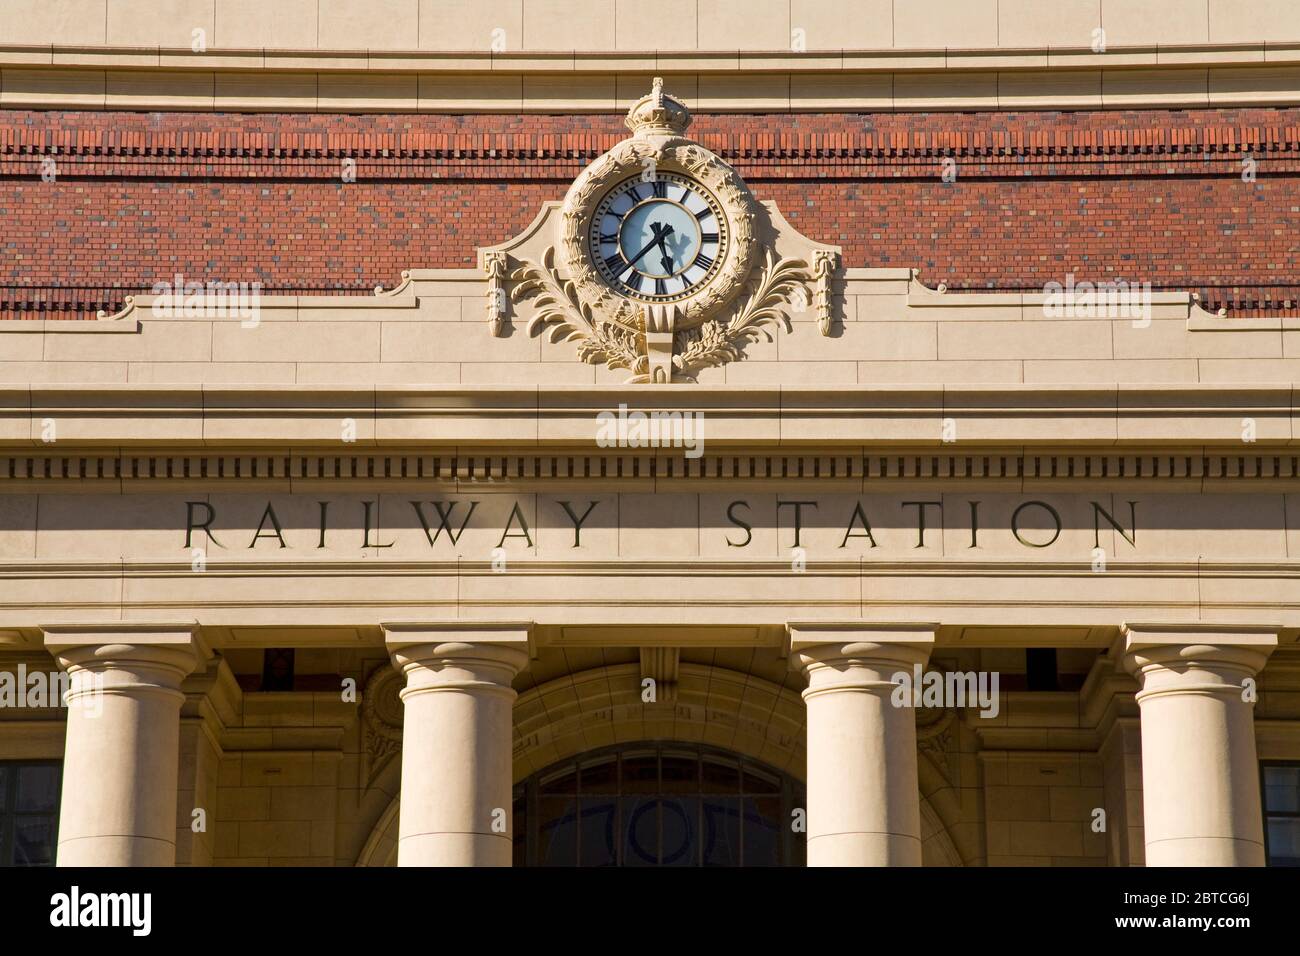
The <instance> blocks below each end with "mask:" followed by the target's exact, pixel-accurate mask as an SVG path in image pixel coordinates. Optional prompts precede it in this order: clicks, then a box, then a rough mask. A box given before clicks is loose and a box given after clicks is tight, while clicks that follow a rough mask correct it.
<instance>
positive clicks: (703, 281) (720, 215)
mask: <svg viewBox="0 0 1300 956" xmlns="http://www.w3.org/2000/svg"><path fill="white" fill-rule="evenodd" d="M660 176H664V177H672V178H671V179H669V182H677V183H679V184H680V185H683V186H685V187H686V188H689V189H690V190H691V191H692V192H694V193H695V194H696V195H697V196H699V197H700V199H702V200H703V201H704V203H705V204H706V205H707V206H708V207H709V209H711V210H712V212H713V218H714V220H715V221H716V222H717V236H718V239H717V246H718V249H717V255H716V256H715V257H714V259H713V263H712V264H711V265H710V266H709V267H708V269H707V270H706V271H705V273H704V275H703V277H701V278H700V279H698V280H696V281H695V282H694V283H692V284H691V285H690V286H688V287H687V288H685V289H682V290H680V291H678V292H672V293H665V294H663V295H655V294H653V293H644V292H639V291H637V290H635V289H631V288H628V287H627V284H626V283H624V282H622V281H620V280H619V279H618V278H617V275H616V274H614V273H613V272H612V270H610V269H609V267H608V266H606V264H605V259H604V257H603V256H602V255H601V252H600V246H601V242H600V236H601V235H602V233H601V220H602V216H603V215H604V214H605V212H606V211H607V210H608V207H609V204H610V203H611V202H613V201H614V200H616V199H617V198H618V197H619V196H620V195H622V194H623V192H624V190H625V188H626V187H628V185H629V184H634V183H638V182H639V183H645V184H647V185H649V184H650V183H652V182H657V181H659V177H660ZM650 203H670V204H672V205H675V206H677V207H679V208H681V209H684V210H686V212H687V213H688V214H690V215H691V216H695V213H692V212H691V210H690V207H688V206H686V205H685V204H683V203H682V202H679V201H677V200H674V199H671V198H667V197H658V196H648V197H646V198H645V199H641V200H638V201H637V202H635V203H634V205H633V206H632V208H631V209H629V210H628V211H627V214H626V216H625V217H624V221H626V217H627V216H631V215H632V213H633V212H635V211H636V209H637V208H639V207H640V206H643V205H647V204H650ZM696 219H697V222H696V226H697V228H699V222H698V217H696ZM700 235H701V237H702V236H703V232H702V231H701V233H700ZM587 243H588V246H589V248H588V255H589V257H590V259H591V261H592V262H593V263H594V264H595V266H596V271H597V272H598V273H599V274H600V277H601V278H602V279H603V280H604V281H605V282H606V283H607V284H608V285H609V286H610V287H611V288H612V289H613V290H614V291H615V292H617V293H618V294H619V295H622V296H625V297H627V298H629V299H632V300H634V301H636V302H641V303H644V304H646V305H659V304H671V303H676V302H682V301H684V300H686V299H689V298H691V297H692V296H694V295H696V294H697V293H698V292H700V291H701V290H702V289H704V287H705V286H707V285H708V284H709V282H711V281H712V280H713V277H714V276H715V275H716V274H717V273H718V271H719V270H721V269H722V264H723V262H725V261H726V257H727V251H728V248H729V247H730V245H731V235H730V229H729V228H728V224H727V219H726V213H725V212H724V211H723V208H722V203H721V202H719V201H718V199H717V197H716V196H714V195H713V193H712V192H711V191H710V190H709V188H708V187H707V186H705V185H704V184H703V183H702V182H700V181H699V180H698V179H697V178H695V177H694V176H690V175H687V174H685V173H679V172H675V171H672V170H656V172H655V179H653V180H647V179H646V178H645V175H644V174H639V175H633V176H628V177H626V178H625V179H622V180H620V181H619V182H616V183H615V184H614V185H612V186H610V187H609V189H607V190H606V191H605V192H604V194H603V195H602V196H601V198H600V200H599V201H598V202H597V203H596V208H595V211H594V212H593V214H592V217H591V224H590V227H589V228H588V231H587ZM615 245H616V246H617V247H618V248H619V249H620V250H621V249H622V225H621V224H620V226H619V237H618V239H617V240H616V242H615ZM703 246H704V243H703V242H702V241H701V243H700V249H699V250H698V251H700V252H702V251H703ZM697 256H698V252H697ZM694 264H695V259H692V261H691V263H690V264H688V265H687V266H686V267H684V268H683V269H682V270H681V271H680V272H677V273H674V274H673V275H671V276H665V277H663V278H664V279H665V281H667V280H670V279H676V278H677V276H679V275H681V274H683V273H685V272H687V271H689V270H690V268H691V266H692V265H694ZM633 268H635V267H633ZM637 271H638V272H640V273H641V275H643V276H645V277H646V278H647V279H651V280H653V279H655V278H658V277H656V276H651V275H649V274H648V273H645V272H642V271H641V270H640V269H637Z"/></svg>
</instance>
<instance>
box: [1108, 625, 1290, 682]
mask: <svg viewBox="0 0 1300 956" xmlns="http://www.w3.org/2000/svg"><path fill="white" fill-rule="evenodd" d="M1121 632H1122V635H1123V638H1122V643H1123V647H1122V652H1123V662H1124V667H1125V668H1126V669H1127V670H1128V671H1129V672H1130V673H1132V674H1133V675H1134V676H1135V677H1137V678H1138V679H1139V680H1141V679H1142V677H1143V675H1144V674H1146V673H1148V672H1149V671H1150V670H1151V669H1152V668H1153V667H1154V668H1163V667H1167V666H1169V665H1183V666H1197V665H1199V666H1201V667H1222V668H1227V669H1229V670H1232V671H1236V672H1241V673H1246V674H1247V676H1253V675H1255V674H1257V673H1259V671H1260V670H1262V669H1263V667H1264V664H1265V663H1266V662H1267V661H1268V658H1269V655H1270V654H1272V653H1273V651H1274V650H1276V649H1277V646H1278V628H1276V627H1271V626H1260V625H1230V624H1203V623H1192V624H1164V623H1162V624H1127V623H1126V624H1124V625H1123V626H1122V627H1121Z"/></svg>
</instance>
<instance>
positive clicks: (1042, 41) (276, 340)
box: [0, 0, 1300, 866]
mask: <svg viewBox="0 0 1300 956" xmlns="http://www.w3.org/2000/svg"><path fill="white" fill-rule="evenodd" d="M628 6H629V5H626V4H624V3H622V2H621V0H619V2H613V0H609V2H605V3H583V4H572V3H568V2H567V0H509V2H501V3H494V2H488V3H474V4H467V3H459V2H451V0H447V2H434V0H422V2H416V0H385V2H382V3H376V2H373V0H372V2H366V3H361V2H351V0H298V2H294V3H282V4H253V3H244V2H242V0H216V2H215V3H214V2H213V0H203V2H202V3H187V2H181V0H177V2H168V3H159V2H155V3H145V2H143V0H134V2H129V0H66V2H65V0H59V2H45V3H39V4H36V3H31V4H28V3H21V2H15V3H10V4H5V5H3V9H2V10H0V108H3V109H0V171H3V172H4V173H5V174H6V175H5V176H4V177H0V210H3V212H4V213H5V216H6V222H7V224H8V229H7V232H6V235H5V238H4V240H3V246H2V248H4V249H5V251H6V253H7V255H6V260H5V263H4V266H3V271H2V272H0V308H2V309H3V314H2V315H0V771H4V772H6V773H7V772H9V771H8V770H7V769H6V768H14V770H13V772H14V773H20V772H24V771H23V769H22V768H28V767H49V766H57V767H58V768H59V774H60V776H61V791H60V794H61V795H60V798H59V800H58V801H57V806H53V805H51V806H50V807H46V808H45V809H44V810H40V811H39V812H42V813H45V814H46V816H45V817H39V818H38V817H37V816H35V814H37V813H38V809H33V808H31V807H29V808H26V809H24V808H21V807H16V806H13V807H11V806H10V803H9V802H5V801H8V800H9V798H8V797H4V798H3V799H0V854H4V855H7V856H8V857H10V859H3V860H0V863H9V862H11V861H12V860H22V859H25V860H26V861H27V862H45V861H47V860H45V859H44V858H43V857H42V855H41V854H42V853H49V854H53V853H55V852H57V858H58V862H59V863H62V864H66V865H115V866H125V865H158V864H162V865H167V864H172V863H175V864H180V865H194V866H209V865H217V866H240V865H259V866H260V865H321V866H352V865H391V864H395V863H397V864H402V865H509V864H511V863H512V862H513V863H536V862H584V861H585V862H590V861H592V860H593V859H594V858H593V857H592V856H591V852H593V851H592V849H591V846H590V845H587V846H586V848H585V849H584V844H583V843H582V841H583V840H584V839H588V840H589V839H590V837H589V836H588V837H584V836H582V835H581V834H580V832H579V831H580V830H581V827H580V825H579V823H580V821H581V820H582V819H583V817H582V814H584V813H611V814H613V816H611V817H610V818H609V819H611V820H613V821H614V823H613V824H611V832H615V831H617V832H618V836H617V840H616V841H615V842H616V843H617V846H615V845H614V843H611V846H610V848H609V851H608V852H609V854H610V856H609V859H608V861H609V862H626V861H627V858H628V855H629V854H632V853H634V852H641V851H642V850H644V849H645V846H646V844H644V843H643V842H642V843H638V842H637V841H639V840H642V836H639V835H636V834H634V833H633V832H632V831H634V830H635V829H636V824H635V822H634V821H636V820H640V819H642V818H643V817H642V815H641V812H642V808H643V805H644V801H645V800H648V799H649V800H657V801H659V803H656V804H654V806H655V807H657V808H658V809H657V810H656V811H655V812H656V813H658V814H659V816H658V817H656V818H655V819H657V820H658V821H659V823H658V830H655V831H654V832H655V833H656V834H657V838H658V839H659V844H658V846H659V849H658V851H656V852H658V853H659V855H660V858H663V859H665V860H666V857H667V856H668V855H669V851H668V850H667V849H666V848H665V842H664V841H667V840H668V839H669V837H668V836H667V835H666V834H667V833H668V831H669V825H668V823H667V822H666V821H668V819H669V817H670V816H671V814H674V813H675V814H679V815H680V818H681V820H682V821H685V822H684V823H683V824H682V827H683V828H682V829H679V830H677V831H673V832H674V833H676V835H677V837H679V838H680V839H681V840H683V841H685V842H684V843H683V846H684V847H687V848H688V850H689V852H690V853H692V854H695V856H694V857H692V860H693V861H694V862H703V863H708V862H715V861H716V860H717V859H723V857H724V856H725V859H726V860H727V861H730V862H747V861H748V862H754V861H757V860H758V859H759V858H760V857H763V856H764V854H767V856H766V859H768V860H769V861H778V862H786V863H789V862H802V861H805V860H806V862H808V863H809V864H812V865H881V866H890V865H932V866H1009V865H1051V866H1083V865H1088V866H1091V865H1110V866H1140V865H1145V864H1147V863H1150V864H1153V865H1188V866H1191V865H1239V866H1257V865H1262V864H1265V863H1281V862H1290V861H1293V858H1294V857H1295V856H1296V855H1297V853H1298V852H1300V851H1297V846H1300V831H1297V830H1296V829H1295V825H1296V824H1295V819H1294V815H1293V814H1291V811H1289V810H1287V809H1286V807H1287V806H1288V805H1289V804H1288V803H1287V800H1288V799H1289V797H1288V794H1290V793H1291V790H1290V789H1288V788H1291V787H1294V788H1295V789H1298V790H1300V775H1297V773H1298V772H1297V769H1296V768H1298V767H1300V646H1297V638H1298V637H1300V611H1298V610H1297V608H1300V590H1298V589H1297V584H1296V581H1297V578H1296V573H1295V572H1296V564H1295V562H1294V561H1293V560H1292V558H1291V552H1292V551H1293V550H1295V551H1297V553H1300V538H1298V537H1297V535H1300V532H1298V531H1297V529H1298V528H1300V494H1298V492H1297V489H1298V488H1300V485H1298V484H1297V480H1298V479H1300V454H1297V452H1296V444H1295V443H1296V441H1297V435H1296V424H1295V423H1296V421H1297V419H1298V417H1300V408H1298V406H1297V398H1296V395H1295V389H1294V382H1295V381H1296V380H1297V371H1300V351H1298V349H1300V339H1297V336H1300V317H1298V316H1297V311H1298V310H1300V309H1298V307H1297V305H1296V301H1297V298H1298V297H1300V284H1298V283H1297V279H1296V261H1297V260H1296V248H1295V243H1294V241H1293V240H1292V238H1291V234H1292V233H1293V231H1294V230H1293V229H1292V228H1291V227H1292V226H1293V219H1294V215H1295V210H1296V208H1297V205H1296V204H1297V201H1298V200H1297V193H1296V190H1295V187H1294V185H1293V175H1294V168H1293V167H1294V165H1295V163H1296V161H1297V155H1296V151H1297V149H1298V148H1300V147H1298V146H1297V144H1298V143H1300V120H1298V119H1297V114H1296V105H1297V103H1298V102H1300V79H1298V77H1300V67H1298V66H1296V65H1294V64H1295V63H1296V62H1297V55H1296V50H1297V49H1300V18H1297V17H1295V16H1293V15H1292V14H1290V13H1288V12H1287V11H1286V10H1282V9H1280V8H1279V5H1278V4H1269V3H1262V2H1259V3H1256V2H1252V0H1211V2H1210V3H1209V4H1206V3H1204V2H1203V0H1197V2H1196V3H1181V2H1176V0H1166V2H1162V3H1158V4H1153V3H1129V2H1115V0H1077V2H1075V0H1071V2H1068V3H1062V2H1053V3H1045V2H1044V3H1036V2H1032V0H986V2H977V3H972V2H961V3H958V2H955V0H954V2H947V0H944V2H939V0H935V2H929V3H921V2H908V3H903V2H901V0H899V2H894V3H890V2H887V0H885V2H872V3H863V4H860V5H854V14H855V15H853V16H850V17H847V19H846V18H845V16H844V11H843V9H842V6H843V5H841V4H835V3H829V2H827V3H821V2H813V0H780V2H770V3H769V2H759V3H755V2H752V0H747V2H745V3H732V2H729V0H717V2H711V3H704V2H703V0H701V2H700V3H698V4H697V3H695V2H694V0H691V2H687V3H680V4H676V3H673V4H670V6H673V7H674V8H677V7H680V10H678V11H677V13H678V14H680V15H678V16H674V17H669V18H665V20H664V22H663V23H656V24H653V25H651V27H649V29H650V31H651V32H650V33H644V32H637V31H635V30H634V29H633V26H631V24H635V23H636V22H637V18H636V17H635V16H633V15H632V12H631V11H630V10H629V9H628ZM859 7H860V9H859ZM575 21H580V22H581V23H582V24H583V26H584V29H583V30H580V31H579V30H573V29H570V28H569V25H570V24H571V23H572V22H575ZM1293 21H1294V22H1293ZM561 25H564V29H563V30H562V31H561V30H560V26H561ZM498 29H500V30H501V31H502V33H501V35H500V36H496V35H495V34H494V31H496V30H498ZM196 30H197V31H200V33H201V37H200V36H196V35H195V32H194V31H196ZM1097 30H1104V34H1105V36H1104V38H1103V42H1102V43H1101V46H1100V48H1098V49H1096V50H1094V49H1092V48H1091V45H1092V44H1094V42H1095V40H1096V37H1094V32H1095V31H1097ZM200 40H201V41H202V45H203V46H204V49H203V50H198V49H197V48H196V47H195V48H192V46H191V44H192V43H194V44H199V42H200ZM498 41H499V42H500V44H503V45H501V46H499V48H498V47H497V46H494V45H493V44H494V43H496V42H498ZM575 43H580V44H581V45H582V47H581V48H580V49H576V50H575V49H570V47H571V46H572V45H573V44H575ZM736 47H739V48H740V49H739V50H736V49H734V48H736ZM848 47H853V49H848ZM646 50H652V51H654V52H645V51H646ZM719 51H731V52H719ZM657 73H662V74H663V80H662V81H660V80H658V79H656V78H655V77H656V74H657ZM647 91H649V92H647ZM151 110H152V111H155V112H146V111H151ZM623 113H626V128H624V127H623V126H622V125H620V119H621V118H622V117H621V116H620V114H623ZM632 183H642V184H644V186H645V188H644V190H643V191H638V190H634V191H633V196H634V197H635V198H634V199H629V200H628V202H629V206H628V208H626V209H619V208H618V207H616V206H611V205H610V202H611V201H610V199H609V197H611V196H612V195H614V190H615V189H616V188H620V187H626V186H627V185H628V184H632ZM679 188H680V189H681V190H682V192H681V193H680V195H678V194H677V190H678V189H679ZM692 190H694V191H695V192H694V193H692ZM642 192H644V195H643V194H642ZM692 195H693V196H695V197H696V198H691V196H692ZM669 204H672V205H673V206H674V208H675V210H677V211H674V210H673V209H669V208H668V205H669ZM692 204H694V205H692ZM706 207H707V209H706ZM611 208H613V209H614V210H615V211H614V212H613V213H611V212H610V209H611ZM637 209H645V210H650V211H651V212H652V213H653V216H659V217H660V219H654V220H653V224H650V221H649V220H647V225H646V226H645V228H646V229H648V230H651V231H650V232H647V233H646V234H645V235H646V236H647V237H650V238H649V239H648V240H645V239H644V237H643V242H636V243H633V245H641V244H643V243H644V249H643V250H642V255H644V254H645V253H647V252H650V250H653V249H657V251H655V252H652V253H650V255H651V258H650V259H646V260H644V262H643V265H642V267H641V268H638V267H637V262H638V261H640V260H642V256H633V255H632V253H631V252H629V251H627V249H625V247H624V238H623V237H624V235H625V230H631V229H632V228H633V226H630V225H624V220H625V219H627V220H631V218H632V217H633V216H634V211H635V210H637ZM682 210H684V211H685V215H683V213H682ZM647 215H650V214H649V213H647ZM653 216H651V218H652V219H653ZM602 217H606V218H602ZM674 217H676V218H674ZM667 223H674V224H675V227H676V233H674V234H680V241H679V242H677V243H676V244H670V242H669V239H668V236H669V232H670V231H671V230H667V229H666V228H665V224H667ZM709 223H711V224H709ZM609 230H613V232H612V233H610V232H609ZM691 236H694V238H693V239H692V238H691ZM692 243H694V244H693V245H692ZM682 249H686V250H687V252H682V251H681V250H682ZM678 255H683V256H685V258H684V259H683V260H682V262H680V263H676V264H674V262H675V260H674V256H678ZM620 257H621V258H620ZM653 262H660V263H662V265H658V266H656V265H653V264H650V265H647V264H645V263H653ZM643 270H644V271H643ZM656 270H659V271H656ZM620 277H622V278H620ZM210 283H219V285H211V284H210ZM676 283H679V285H677V284H676ZM651 423H653V425H654V427H655V429H656V430H655V431H653V432H651V431H650V430H649V428H650V424H651ZM20 674H21V675H24V680H23V682H21V683H20V682H19V681H18V680H17V678H18V675H20ZM32 675H36V676H35V677H32ZM29 677H32V680H30V681H29V680H27V678H29ZM6 678H7V680H6ZM50 688H58V691H57V692H53V691H51V690H50ZM51 694H53V696H51ZM59 694H63V696H64V704H65V706H57V704H56V698H57V697H58V696H59ZM602 761H603V762H602ZM638 761H639V763H638ZM598 765H599V766H601V767H616V768H617V770H616V776H617V775H619V774H621V776H617V782H615V783H601V782H598V783H595V784H592V783H590V782H589V780H588V778H586V777H584V776H583V775H584V774H591V777H590V779H591V780H595V779H596V776H597V775H596V772H595V771H593V770H592V769H591V768H593V767H596V766H598ZM649 766H653V767H656V768H658V769H657V770H654V771H653V773H652V776H653V775H654V774H657V775H658V776H655V777H654V781H653V783H648V782H647V779H646V778H644V777H641V778H638V777H637V774H638V773H641V772H643V771H644V768H645V767H649ZM688 766H690V767H694V770H692V771H691V773H693V774H695V776H693V777H689V779H690V780H691V781H692V782H691V783H689V784H687V783H683V782H682V781H684V780H686V779H688V778H687V777H686V776H685V775H684V773H685V772H684V771H683V768H684V767H688ZM638 767H640V768H641V770H638V769H637V768H638ZM674 774H679V775H680V776H677V777H674V776H673V775H674ZM727 774H731V775H732V776H727ZM1293 778H1294V779H1295V780H1296V782H1295V783H1294V784H1292V783H1289V782H1288V781H1291V780H1292V779H1293ZM610 779H614V778H610ZM724 779H725V780H728V781H731V780H734V781H735V782H734V784H733V783H725V784H724V783H719V781H721V780H724ZM1261 779H1263V780H1264V781H1265V784H1264V786H1261ZM602 780H603V778H602ZM91 781H94V782H93V785H92V783H91ZM557 781H558V782H557ZM674 781H675V782H674ZM602 787H604V788H605V789H601V788H602ZM656 787H657V788H658V789H656ZM710 787H716V788H719V789H718V790H716V791H714V790H710V789H709V788H710ZM726 787H732V788H733V789H732V790H726ZM548 788H549V789H548ZM565 788H568V789H565ZM589 788H590V789H589ZM674 788H676V789H674ZM683 788H685V789H683ZM593 794H615V797H609V798H608V799H605V798H602V799H604V801H605V803H606V804H608V806H610V807H614V808H615V809H613V810H609V809H593V807H595V805H596V804H597V803H600V800H597V799H595V798H594V797H592V795H593ZM638 801H640V802H638ZM570 808H572V809H570ZM20 812H21V813H26V814H28V817H25V818H24V819H25V820H27V821H28V823H27V824H25V825H26V826H28V829H27V830H23V831H20V828H19V827H18V824H17V823H16V822H15V821H16V820H17V816H18V814H19V813H20ZM728 814H731V816H728ZM602 819H603V818H602ZM33 820H35V821H37V822H36V823H32V822H31V821H33ZM730 820H734V821H738V822H736V823H735V826H736V828H737V829H736V834H738V836H737V837H736V839H737V841H738V842H737V843H736V844H735V845H734V847H733V846H732V845H730V844H728V845H727V846H726V847H725V850H726V854H730V853H731V852H732V850H733V849H734V850H735V854H734V855H726V854H723V855H722V856H718V857H716V859H715V857H714V856H713V855H712V854H714V853H715V851H717V847H711V846H705V832H706V831H708V832H710V833H712V832H713V830H714V829H716V830H718V832H722V831H724V830H725V829H726V826H727V825H729V824H728V823H727V821H730ZM41 821H46V822H48V825H49V826H50V828H51V830H50V836H49V838H48V839H47V838H45V837H42V836H41V835H40V829H39V828H40V826H43V825H45V823H42V822H41ZM575 821H577V822H575ZM692 821H694V822H692ZM744 821H748V822H744ZM696 823H698V824H699V826H698V831H697V830H696V829H693V827H695V824H696ZM55 825H57V839H55V838H54V837H53V827H54V826H55ZM745 827H749V828H750V829H749V830H746V829H745ZM33 828H34V829H33ZM584 832H585V831H584ZM566 835H568V836H572V837H573V840H574V847H576V849H573V850H572V853H571V857H572V859H570V856H566V855H565V854H568V853H569V852H570V851H568V850H562V849H561V850H557V849H556V846H558V845H559V843H560V842H561V837H565V838H567V836H566ZM611 839H613V838H611ZM710 839H712V837H710ZM547 841H549V842H547ZM651 842H653V840H652V841H651ZM721 842H722V843H726V841H725V840H721ZM56 847H57V851H56V849H55V848H56ZM548 847H549V849H548ZM596 849H597V850H601V848H600V847H597V848H596ZM683 852H687V851H686V850H684V851H683ZM718 852H720V851H718ZM23 854H27V856H26V857H24V856H23ZM598 855H599V854H598Z"/></svg>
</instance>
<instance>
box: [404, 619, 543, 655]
mask: <svg viewBox="0 0 1300 956" xmlns="http://www.w3.org/2000/svg"><path fill="white" fill-rule="evenodd" d="M379 626H380V627H382V628H383V629H384V644H385V645H387V647H388V651H389V653H390V654H396V653H397V652H398V651H400V650H401V649H403V648H410V647H415V646H421V645H432V646H435V647H441V646H443V645H447V646H448V648H449V653H454V651H453V650H451V649H452V648H454V647H455V646H468V645H473V644H488V645H498V646H500V647H503V648H514V649H516V650H521V651H524V652H525V653H527V652H528V650H529V649H530V647H531V641H532V634H533V623H532V621H449V622H426V621H390V622H386V623H384V624H380V625H379Z"/></svg>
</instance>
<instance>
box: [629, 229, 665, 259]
mask: <svg viewBox="0 0 1300 956" xmlns="http://www.w3.org/2000/svg"><path fill="white" fill-rule="evenodd" d="M657 225H658V223H655V226H657ZM650 228H652V229H653V228H654V226H651V227H650ZM672 231H673V227H672V226H667V227H665V228H664V231H663V232H656V233H655V237H654V238H653V239H651V240H650V242H649V243H648V244H647V245H646V247H645V248H644V249H642V250H641V251H640V252H638V253H637V254H636V255H635V256H633V257H632V258H631V259H629V260H627V265H628V268H631V267H632V266H634V265H636V264H637V262H639V261H640V260H641V257H642V256H644V255H645V254H646V253H647V252H649V251H650V250H651V249H653V248H654V247H655V246H658V245H662V244H663V241H664V240H665V239H667V238H668V237H669V236H670V235H671V234H672Z"/></svg>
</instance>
